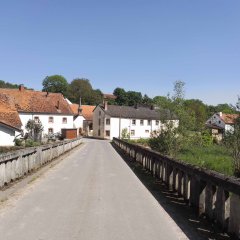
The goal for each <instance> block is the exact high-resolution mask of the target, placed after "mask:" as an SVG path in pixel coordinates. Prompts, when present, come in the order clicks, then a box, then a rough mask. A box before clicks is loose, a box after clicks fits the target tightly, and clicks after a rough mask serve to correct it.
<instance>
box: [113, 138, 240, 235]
mask: <svg viewBox="0 0 240 240" xmlns="http://www.w3.org/2000/svg"><path fill="white" fill-rule="evenodd" d="M113 142H114V144H115V145H116V146H117V147H118V148H119V149H121V150H122V151H123V152H124V153H126V154H127V155H128V156H129V157H131V158H132V159H133V160H135V161H137V162H138V163H140V164H141V165H142V166H143V167H144V168H145V169H146V170H148V171H150V172H151V173H152V175H153V176H154V177H156V178H159V179H161V180H162V181H164V182H165V183H166V184H167V185H168V186H169V187H170V188H172V189H173V190H175V191H177V192H178V194H179V195H181V196H183V197H184V199H185V200H186V201H187V202H188V203H189V205H190V206H192V207H193V208H195V210H196V211H197V213H198V214H199V215H202V214H204V215H205V216H207V217H208V218H209V219H211V220H212V221H214V222H216V223H217V224H219V226H221V227H222V229H223V230H225V231H228V232H229V233H232V234H234V235H235V236H237V237H238V238H240V181H239V179H237V178H234V177H230V176H225V175H223V174H220V173H217V172H215V171H211V170H207V169H203V168H201V167H197V166H194V165H192V164H188V163H185V162H182V161H179V160H175V159H172V158H169V157H166V156H163V155H162V154H160V153H158V152H156V151H153V150H150V149H146V148H144V147H141V146H139V145H135V144H131V143H128V142H125V141H123V140H120V139H117V138H114V139H113Z"/></svg>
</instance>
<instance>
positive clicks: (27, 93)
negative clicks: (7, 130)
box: [0, 88, 73, 115]
mask: <svg viewBox="0 0 240 240" xmlns="http://www.w3.org/2000/svg"><path fill="white" fill-rule="evenodd" d="M0 94H4V95H6V96H8V97H9V98H11V101H12V102H14V104H15V108H16V110H17V111H18V112H32V113H52V114H66V115H73V112H72V110H71V108H70V106H69V104H68V103H67V101H66V100H65V99H64V97H63V95H62V94H61V93H46V92H40V91H33V90H25V89H24V90H22V91H20V90H19V89H4V88H0Z"/></svg>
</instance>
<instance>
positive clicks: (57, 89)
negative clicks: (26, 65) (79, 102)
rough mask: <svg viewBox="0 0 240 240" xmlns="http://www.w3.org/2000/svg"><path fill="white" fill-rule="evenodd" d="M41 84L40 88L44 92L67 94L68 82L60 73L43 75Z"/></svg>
mask: <svg viewBox="0 0 240 240" xmlns="http://www.w3.org/2000/svg"><path fill="white" fill-rule="evenodd" d="M42 85H43V89H42V90H43V91H45V92H53V93H62V94H63V95H66V94H67V90H68V82H67V80H66V79H65V78H64V77H63V76H61V75H52V76H47V77H45V78H44V80H43V82H42Z"/></svg>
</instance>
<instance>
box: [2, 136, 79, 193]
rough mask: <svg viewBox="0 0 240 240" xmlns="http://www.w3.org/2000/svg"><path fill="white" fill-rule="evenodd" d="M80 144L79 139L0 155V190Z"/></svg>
mask: <svg viewBox="0 0 240 240" xmlns="http://www.w3.org/2000/svg"><path fill="white" fill-rule="evenodd" d="M80 143H81V138H77V139H73V140H66V141H61V142H58V143H54V144H48V145H43V146H39V147H31V148H26V149H21V150H17V151H14V152H10V153H4V154H0V189H1V188H2V187H3V186H4V185H6V184H8V183H10V182H13V181H15V180H17V179H19V178H22V177H23V176H24V175H27V174H28V173H30V172H32V171H34V170H37V169H38V168H40V167H41V166H43V165H45V164H46V163H48V162H50V161H52V160H53V159H54V158H56V157H58V156H60V155H62V154H63V153H65V152H67V151H69V150H71V149H72V148H74V147H76V146H78V145H79V144H80Z"/></svg>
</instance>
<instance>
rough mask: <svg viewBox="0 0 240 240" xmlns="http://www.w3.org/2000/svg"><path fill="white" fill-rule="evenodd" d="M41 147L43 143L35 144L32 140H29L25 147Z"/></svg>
mask: <svg viewBox="0 0 240 240" xmlns="http://www.w3.org/2000/svg"><path fill="white" fill-rule="evenodd" d="M40 145H41V143H39V142H35V141H33V140H32V139H27V140H26V141H25V147H37V146H40Z"/></svg>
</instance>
